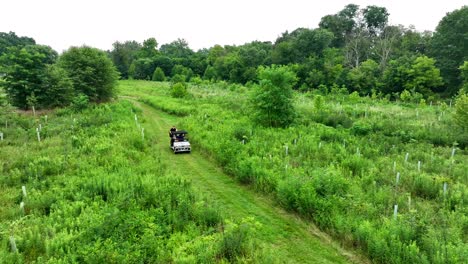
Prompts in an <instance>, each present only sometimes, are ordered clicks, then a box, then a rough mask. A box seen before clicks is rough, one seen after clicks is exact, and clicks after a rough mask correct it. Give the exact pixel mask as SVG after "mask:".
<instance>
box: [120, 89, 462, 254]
mask: <svg viewBox="0 0 468 264" xmlns="http://www.w3.org/2000/svg"><path fill="white" fill-rule="evenodd" d="M125 85H127V86H129V87H130V86H132V85H131V84H130V83H126V84H125ZM145 85H148V86H151V87H153V88H152V90H151V93H148V94H146V93H144V92H143V91H146V90H145V89H147V88H144V89H142V90H141V91H139V92H136V94H138V95H139V96H140V97H141V98H142V100H146V101H152V102H155V104H156V105H153V104H150V105H151V106H153V107H155V108H157V109H161V110H164V108H165V107H167V106H168V102H171V104H170V105H171V106H170V107H171V109H170V110H168V111H167V112H169V113H177V112H178V111H183V110H182V109H183V107H184V106H185V105H186V101H187V100H190V105H191V106H192V107H193V108H194V109H196V111H193V112H191V115H189V116H186V117H185V118H183V119H181V121H180V125H181V126H182V127H183V128H184V129H187V130H189V131H190V133H191V141H192V144H194V145H195V146H196V147H197V148H199V149H200V148H201V149H202V150H203V151H204V152H205V153H206V154H207V155H210V156H212V157H213V158H214V159H216V160H217V161H218V162H219V164H220V165H221V166H223V168H224V170H225V171H226V172H228V173H229V174H231V175H232V176H233V177H235V178H236V179H238V180H239V182H241V183H243V184H249V185H251V186H252V187H253V188H255V189H256V190H258V191H260V192H264V193H268V194H271V195H272V198H274V199H276V200H277V201H278V202H279V203H280V204H281V205H282V206H284V207H285V208H287V209H289V210H293V211H296V212H299V213H300V214H301V215H303V216H304V217H306V218H309V219H310V220H311V221H313V222H315V223H316V224H317V225H318V226H319V227H320V228H321V229H322V230H325V231H327V232H328V233H330V234H331V235H333V236H334V237H336V238H337V239H338V240H340V241H342V243H343V244H344V245H347V246H350V247H358V248H360V249H361V250H362V251H363V252H365V253H366V254H367V255H368V256H369V257H370V258H371V259H372V260H373V261H374V262H376V263H464V262H466V261H467V260H468V255H467V252H468V245H467V240H466V238H467V237H468V236H467V232H468V231H467V226H468V217H467V216H468V211H467V200H466V197H467V194H468V188H467V185H468V177H467V176H468V175H467V171H468V163H467V162H466V161H467V160H468V158H467V153H466V146H467V143H468V135H466V133H461V132H460V130H458V129H457V128H456V127H455V126H454V125H453V123H452V119H451V116H452V112H453V111H452V109H451V108H449V107H447V106H446V105H444V104H435V103H434V104H433V105H432V106H430V105H414V104H399V103H394V102H388V101H386V100H385V99H378V98H360V97H359V96H356V95H349V96H348V95H346V94H325V95H324V94H322V95H318V94H313V93H309V94H296V99H295V103H296V110H297V113H298V117H297V119H296V123H295V124H294V125H293V126H291V127H289V128H286V129H271V128H264V127H260V126H257V124H255V123H252V122H251V120H250V118H249V116H250V115H251V114H252V111H254V110H252V109H250V108H249V105H248V101H247V98H248V89H247V88H238V87H237V88H236V89H229V88H228V87H225V86H220V87H216V86H213V85H209V86H201V87H197V86H192V87H191V88H190V89H189V93H190V94H192V98H191V99H180V100H179V99H172V98H168V97H167V93H166V91H164V88H163V86H161V87H158V86H157V84H154V83H151V84H148V83H146V82H135V87H138V86H140V87H142V86H145ZM125 91H127V92H129V93H131V92H130V91H129V90H125ZM318 96H320V97H321V99H320V100H319V99H317V98H319V97H318ZM177 102H179V104H177ZM317 104H319V105H317ZM164 111H166V110H164ZM286 147H287V149H288V150H287V152H286ZM454 148H455V150H456V154H455V156H453V157H451V153H452V150H453V149H454ZM406 153H408V158H406ZM418 162H420V164H421V166H420V169H419V170H418V167H417V164H418ZM397 173H400V179H399V181H398V182H397V181H396V174H397ZM444 183H446V184H447V186H448V191H447V192H446V193H444V192H443V185H444ZM395 204H397V205H398V212H397V216H396V218H395V217H394V205H395Z"/></svg>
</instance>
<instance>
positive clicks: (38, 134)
mask: <svg viewBox="0 0 468 264" xmlns="http://www.w3.org/2000/svg"><path fill="white" fill-rule="evenodd" d="M36 134H37V141H39V142H41V134H40V132H39V128H38V127H36Z"/></svg>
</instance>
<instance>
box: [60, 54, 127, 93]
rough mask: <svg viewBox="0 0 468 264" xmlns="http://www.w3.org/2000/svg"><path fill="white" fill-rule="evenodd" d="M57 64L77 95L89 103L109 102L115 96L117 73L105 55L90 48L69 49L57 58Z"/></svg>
mask: <svg viewBox="0 0 468 264" xmlns="http://www.w3.org/2000/svg"><path fill="white" fill-rule="evenodd" d="M58 64H59V66H60V67H62V68H63V69H65V70H66V71H67V73H68V75H69V76H70V78H71V80H72V81H73V87H74V88H75V91H76V92H77V93H83V94H85V95H86V96H88V97H89V100H90V101H91V102H102V101H108V100H110V99H111V98H112V97H113V96H114V94H115V86H116V84H117V79H118V76H119V75H118V72H117V69H116V68H115V66H114V64H113V63H112V61H111V60H110V59H109V57H107V55H106V53H105V52H103V51H101V50H98V49H95V48H91V47H86V46H82V47H71V48H70V49H68V50H67V51H65V52H64V53H63V54H62V55H61V56H60V58H59V61H58Z"/></svg>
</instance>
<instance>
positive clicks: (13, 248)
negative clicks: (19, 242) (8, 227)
mask: <svg viewBox="0 0 468 264" xmlns="http://www.w3.org/2000/svg"><path fill="white" fill-rule="evenodd" d="M10 247H11V251H12V252H13V253H17V252H18V249H17V248H16V241H15V237H14V236H10Z"/></svg>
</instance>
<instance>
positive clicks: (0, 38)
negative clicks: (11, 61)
mask: <svg viewBox="0 0 468 264" xmlns="http://www.w3.org/2000/svg"><path fill="white" fill-rule="evenodd" d="M35 44H36V41H35V40H34V39H33V38H30V37H18V36H17V35H16V34H15V32H11V31H10V32H8V33H4V32H0V56H1V55H2V54H4V53H5V52H6V51H7V49H8V48H9V47H24V46H26V45H35Z"/></svg>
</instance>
